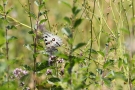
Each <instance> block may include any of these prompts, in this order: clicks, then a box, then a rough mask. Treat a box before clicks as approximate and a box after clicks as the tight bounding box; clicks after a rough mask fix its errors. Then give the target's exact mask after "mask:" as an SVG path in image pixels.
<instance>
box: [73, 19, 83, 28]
mask: <svg viewBox="0 0 135 90" xmlns="http://www.w3.org/2000/svg"><path fill="white" fill-rule="evenodd" d="M81 22H82V19H77V20H76V21H75V23H74V28H76V27H77V26H79V25H80V24H81Z"/></svg>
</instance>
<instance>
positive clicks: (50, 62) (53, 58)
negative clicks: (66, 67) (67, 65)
mask: <svg viewBox="0 0 135 90" xmlns="http://www.w3.org/2000/svg"><path fill="white" fill-rule="evenodd" d="M55 60H56V56H53V55H51V56H49V59H48V63H49V66H50V65H52V64H53V63H54V62H55Z"/></svg>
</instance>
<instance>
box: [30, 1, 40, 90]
mask: <svg viewBox="0 0 135 90" xmlns="http://www.w3.org/2000/svg"><path fill="white" fill-rule="evenodd" d="M28 6H29V13H30V12H31V7H30V6H31V5H30V0H28ZM30 24H31V31H33V29H32V18H31V16H30ZM37 28H38V22H37ZM33 32H34V31H33ZM32 38H33V43H34V54H33V59H34V62H33V67H34V70H33V83H34V90H36V57H35V54H36V52H37V51H36V42H37V29H35V37H34V36H32Z"/></svg>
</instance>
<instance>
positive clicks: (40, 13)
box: [38, 11, 47, 16]
mask: <svg viewBox="0 0 135 90" xmlns="http://www.w3.org/2000/svg"><path fill="white" fill-rule="evenodd" d="M46 13H47V11H44V12H39V14H38V15H39V16H42V15H45V14H46Z"/></svg>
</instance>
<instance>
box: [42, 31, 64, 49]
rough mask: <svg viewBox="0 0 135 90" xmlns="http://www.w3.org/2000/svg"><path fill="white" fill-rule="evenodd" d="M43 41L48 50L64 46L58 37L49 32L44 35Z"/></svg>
mask: <svg viewBox="0 0 135 90" xmlns="http://www.w3.org/2000/svg"><path fill="white" fill-rule="evenodd" d="M43 39H44V41H45V44H46V47H47V48H52V47H53V48H54V47H59V46H61V44H62V40H61V39H60V38H59V37H58V36H56V35H53V34H51V33H48V32H46V33H45V34H44V35H43Z"/></svg>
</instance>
